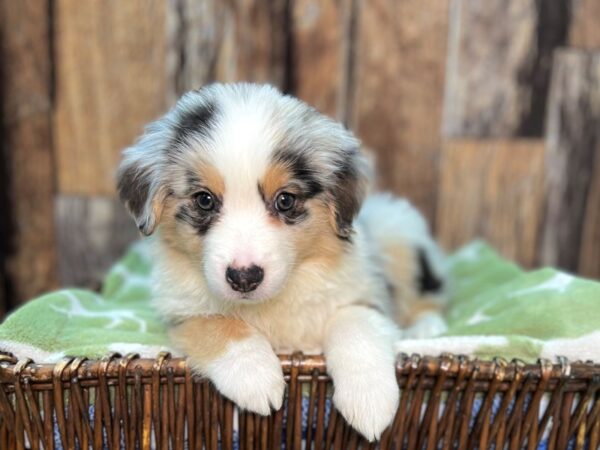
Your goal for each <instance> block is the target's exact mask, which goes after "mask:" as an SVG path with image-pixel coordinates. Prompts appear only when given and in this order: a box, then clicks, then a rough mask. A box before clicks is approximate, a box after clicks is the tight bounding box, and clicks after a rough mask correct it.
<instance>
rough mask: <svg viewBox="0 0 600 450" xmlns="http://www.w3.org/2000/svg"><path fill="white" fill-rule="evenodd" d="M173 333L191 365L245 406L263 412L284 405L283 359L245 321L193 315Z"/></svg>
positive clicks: (176, 345)
mask: <svg viewBox="0 0 600 450" xmlns="http://www.w3.org/2000/svg"><path fill="white" fill-rule="evenodd" d="M170 336H171V340H172V342H173V344H174V345H175V347H177V348H179V349H180V350H181V351H183V352H184V353H185V354H186V355H187V356H188V363H189V364H190V367H191V368H192V370H194V371H196V372H198V373H200V374H201V375H204V376H206V377H208V378H209V379H210V380H211V381H212V382H213V383H214V384H215V386H216V387H217V389H218V390H219V391H220V392H221V393H222V394H223V395H225V396H226V397H228V398H230V399H231V400H233V401H234V402H235V403H237V405H238V406H240V407H241V408H243V409H248V410H250V411H253V412H256V413H258V414H262V415H268V414H269V413H270V412H271V407H273V408H275V409H279V408H281V405H282V403H283V394H284V390H285V381H284V379H283V372H282V370H281V364H280V362H279V359H278V358H277V355H275V353H274V351H273V349H272V347H271V345H270V344H269V342H268V341H267V338H266V337H264V336H263V335H261V334H260V333H258V332H257V331H256V330H254V329H253V328H251V327H250V326H249V325H248V324H246V323H245V322H243V321H241V320H238V319H234V318H229V317H223V316H205V317H194V318H191V319H188V320H186V321H185V322H183V323H181V324H179V325H177V326H175V327H173V328H172V329H171V331H170Z"/></svg>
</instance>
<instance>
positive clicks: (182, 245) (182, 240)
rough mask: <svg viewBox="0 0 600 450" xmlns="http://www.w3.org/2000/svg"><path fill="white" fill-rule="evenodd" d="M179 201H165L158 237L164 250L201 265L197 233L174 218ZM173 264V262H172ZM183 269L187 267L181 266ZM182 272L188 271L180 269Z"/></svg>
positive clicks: (171, 198) (174, 199) (200, 250)
mask: <svg viewBox="0 0 600 450" xmlns="http://www.w3.org/2000/svg"><path fill="white" fill-rule="evenodd" d="M180 204H181V200H179V199H176V198H173V197H169V198H167V199H166V201H165V204H164V209H163V214H162V215H163V217H162V221H161V223H160V233H159V235H158V237H159V239H161V240H162V241H163V242H164V243H165V244H167V245H166V246H165V248H166V249H169V250H171V251H172V253H173V254H174V255H175V253H176V254H184V255H186V256H187V257H188V258H190V259H192V261H194V262H196V263H197V264H201V259H202V248H203V245H202V238H201V237H200V236H199V235H198V233H197V232H196V231H195V230H193V229H190V227H188V226H187V225H185V224H183V223H182V222H180V221H179V220H177V219H176V218H175V215H176V213H177V210H178V207H179V205H180ZM173 263H174V264H175V260H173ZM182 265H183V266H184V267H187V266H188V265H185V264H182ZM182 270H188V269H187V268H182Z"/></svg>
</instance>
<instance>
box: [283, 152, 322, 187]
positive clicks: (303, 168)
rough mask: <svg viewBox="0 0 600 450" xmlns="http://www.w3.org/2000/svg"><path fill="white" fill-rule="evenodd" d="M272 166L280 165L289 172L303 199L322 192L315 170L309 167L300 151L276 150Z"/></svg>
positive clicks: (306, 159)
mask: <svg viewBox="0 0 600 450" xmlns="http://www.w3.org/2000/svg"><path fill="white" fill-rule="evenodd" d="M273 164H282V165H283V166H284V167H286V168H287V169H288V170H289V171H290V173H291V175H292V178H293V180H294V182H295V183H296V184H298V186H299V187H300V190H301V191H302V196H303V197H304V198H312V197H315V196H317V195H319V194H320V193H321V192H323V186H322V185H321V183H320V182H319V180H318V177H317V173H316V171H315V169H313V168H312V167H310V164H309V162H308V158H307V157H306V156H305V155H303V154H302V152H301V151H299V150H293V149H289V148H283V149H281V150H277V151H275V153H274V155H273Z"/></svg>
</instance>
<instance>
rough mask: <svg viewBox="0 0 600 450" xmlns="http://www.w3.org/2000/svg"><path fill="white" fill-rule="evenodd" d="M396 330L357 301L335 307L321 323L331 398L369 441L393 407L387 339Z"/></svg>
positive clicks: (394, 398)
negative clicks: (329, 315) (325, 323)
mask: <svg viewBox="0 0 600 450" xmlns="http://www.w3.org/2000/svg"><path fill="white" fill-rule="evenodd" d="M399 335H400V333H399V330H398V328H397V326H396V325H395V324H394V323H393V322H392V321H391V320H389V319H388V318H386V317H385V316H384V315H382V314H381V313H379V312H377V311H375V310H373V309H371V308H366V307H363V306H347V307H345V308H341V309H339V310H337V311H336V312H335V314H334V315H333V316H332V318H331V319H330V321H329V322H328V324H327V331H326V335H325V357H326V358H327V365H328V368H329V372H330V373H331V376H332V378H333V384H334V395H333V401H334V403H335V405H336V407H337V408H338V410H339V411H340V412H341V413H342V415H343V416H344V417H345V418H346V420H347V421H348V423H350V425H352V426H353V427H355V428H356V429H357V430H358V431H360V432H361V433H362V434H363V435H364V436H365V437H366V438H367V439H369V440H370V441H373V440H375V439H377V438H379V436H380V434H381V432H382V431H383V430H384V429H385V428H386V427H387V426H388V425H389V424H390V422H391V421H392V420H393V418H394V415H395V414H396V409H397V408H398V401H399V398H400V393H399V390H398V384H397V382H396V370H395V364H394V363H395V359H396V358H395V353H394V348H393V343H394V341H396V339H398V338H399Z"/></svg>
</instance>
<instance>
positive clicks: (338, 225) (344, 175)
mask: <svg viewBox="0 0 600 450" xmlns="http://www.w3.org/2000/svg"><path fill="white" fill-rule="evenodd" d="M370 173H371V168H370V165H369V163H368V161H367V159H366V157H365V155H363V154H362V152H361V151H360V148H358V147H356V148H353V149H352V150H350V151H348V152H346V153H345V158H344V159H343V160H342V161H340V162H339V163H338V167H337V169H336V170H335V171H334V173H333V174H332V183H333V184H332V186H331V188H330V189H329V193H328V196H329V202H328V203H329V211H330V215H329V218H330V222H331V225H332V226H333V229H334V230H335V232H336V234H337V235H338V237H339V238H340V239H344V240H347V239H350V236H351V235H352V232H353V227H352V223H353V222H354V218H355V217H356V216H357V214H358V212H359V210H360V207H361V205H362V202H363V200H364V198H365V195H366V192H367V186H368V184H369V180H370Z"/></svg>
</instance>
